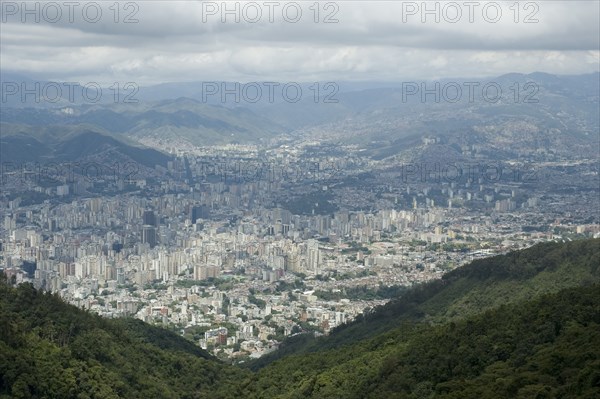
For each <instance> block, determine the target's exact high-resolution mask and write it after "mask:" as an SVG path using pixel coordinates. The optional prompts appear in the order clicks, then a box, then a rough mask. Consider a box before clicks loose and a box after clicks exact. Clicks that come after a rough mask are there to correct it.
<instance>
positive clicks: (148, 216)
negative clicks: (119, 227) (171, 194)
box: [143, 210, 157, 227]
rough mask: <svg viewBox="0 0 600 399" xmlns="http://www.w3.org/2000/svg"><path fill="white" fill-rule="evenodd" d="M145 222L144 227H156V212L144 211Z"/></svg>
mask: <svg viewBox="0 0 600 399" xmlns="http://www.w3.org/2000/svg"><path fill="white" fill-rule="evenodd" d="M143 222H144V223H143V224H144V226H152V227H156V226H157V223H156V215H155V214H154V211H151V210H147V211H144V215H143Z"/></svg>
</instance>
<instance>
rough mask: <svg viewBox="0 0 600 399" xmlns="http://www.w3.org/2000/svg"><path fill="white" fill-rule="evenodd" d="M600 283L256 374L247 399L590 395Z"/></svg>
mask: <svg viewBox="0 0 600 399" xmlns="http://www.w3.org/2000/svg"><path fill="white" fill-rule="evenodd" d="M598 303H600V286H599V285H592V286H589V287H582V288H572V289H566V290H563V291H560V292H559V293H555V294H551V295H545V296H542V297H540V298H538V299H536V300H534V301H529V302H525V303H522V304H518V305H512V306H502V307H500V308H498V309H496V310H490V311H487V312H485V313H483V314H480V315H477V316H474V317H469V318H467V319H465V320H461V321H457V322H456V323H454V322H451V323H447V324H445V325H443V326H428V325H423V324H407V325H405V326H403V327H400V328H397V329H394V330H392V331H390V332H387V333H385V334H381V335H379V336H377V337H375V338H372V339H369V340H364V341H361V342H360V343H357V344H354V345H352V346H346V347H343V348H339V349H333V350H329V351H325V352H320V353H310V354H304V355H301V356H290V357H287V358H285V359H282V360H280V361H278V362H276V363H273V364H272V365H270V366H268V367H266V368H263V369H262V370H260V371H259V372H258V373H257V374H256V376H255V377H254V380H253V381H252V383H251V384H249V385H248V386H247V387H246V392H245V393H244V397H247V398H259V397H263V398H274V397H277V398H319V399H320V398H349V399H350V398H357V399H358V398H409V399H412V398H415V399H416V398H434V397H435V398H484V399H485V398H489V399H497V398H511V399H512V398H523V399H529V398H596V397H598V395H600V312H599V309H598V306H597V304H598Z"/></svg>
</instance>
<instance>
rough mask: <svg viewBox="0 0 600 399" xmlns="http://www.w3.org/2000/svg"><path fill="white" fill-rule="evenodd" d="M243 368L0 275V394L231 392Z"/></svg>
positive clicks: (172, 337) (161, 395)
mask: <svg viewBox="0 0 600 399" xmlns="http://www.w3.org/2000/svg"><path fill="white" fill-rule="evenodd" d="M0 276H4V275H3V274H0ZM245 374H247V373H246V372H244V371H243V370H240V369H237V368H233V367H231V366H226V365H224V364H222V363H220V362H218V361H217V360H216V359H212V358H211V357H210V356H209V355H208V354H207V353H206V352H204V351H202V350H201V349H200V348H198V347H197V346H195V345H193V344H192V343H190V342H188V341H186V340H184V339H183V338H181V337H179V336H177V335H176V334H173V333H171V332H168V331H166V330H164V329H161V328H157V327H152V326H150V325H148V324H145V323H142V322H141V321H137V320H131V319H119V320H107V319H102V318H100V317H99V316H96V315H92V314H90V313H88V312H85V311H83V310H80V309H78V308H76V307H74V306H71V305H67V304H65V303H64V302H63V301H62V300H61V299H60V298H59V297H57V296H55V295H50V294H44V293H41V292H39V291H36V290H35V289H34V288H33V287H32V286H31V285H30V284H21V285H19V286H18V287H17V288H11V287H9V286H8V285H7V284H6V281H5V279H4V278H3V279H2V281H0V398H61V399H67V398H77V399H84V398H90V399H91V398H98V399H108V398H128V399H129V398H205V397H211V398H230V397H232V396H234V395H235V394H236V392H235V390H234V386H232V385H231V384H229V383H227V381H236V380H237V379H238V378H239V377H240V376H242V375H245Z"/></svg>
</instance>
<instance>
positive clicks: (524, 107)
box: [0, 72, 600, 159]
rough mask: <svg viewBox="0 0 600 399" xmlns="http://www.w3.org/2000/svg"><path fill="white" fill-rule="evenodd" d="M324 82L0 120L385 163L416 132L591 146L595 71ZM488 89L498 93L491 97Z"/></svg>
mask: <svg viewBox="0 0 600 399" xmlns="http://www.w3.org/2000/svg"><path fill="white" fill-rule="evenodd" d="M212 83H214V84H217V83H224V82H212ZM233 83H235V82H233ZM334 83H335V82H334ZM325 84H326V83H324V82H319V83H318V86H319V88H320V90H321V91H319V95H318V96H316V97H315V90H316V89H315V86H314V84H313V86H311V85H310V84H300V87H302V90H303V95H302V96H301V98H300V99H299V101H297V102H291V101H287V100H286V99H285V98H283V97H282V96H281V94H279V95H277V96H276V98H275V99H274V101H269V99H268V98H263V97H260V98H259V100H258V101H256V102H253V101H249V99H247V98H244V97H243V96H242V97H241V98H237V99H236V96H234V95H229V96H225V97H224V99H225V100H226V101H224V102H222V100H223V98H222V97H221V95H220V94H219V95H212V96H208V97H207V96H205V95H204V94H203V93H202V82H190V83H173V84H169V83H167V84H163V85H157V86H153V87H148V88H140V91H139V93H138V94H137V96H138V97H136V99H138V100H139V101H138V102H137V103H117V104H115V103H110V102H108V101H105V102H99V103H98V104H81V103H79V102H76V103H73V104H65V103H64V102H61V103H57V104H46V106H45V107H40V106H39V104H35V103H34V104H28V103H25V104H23V103H19V101H16V102H15V101H13V100H14V98H13V97H14V96H11V98H12V100H11V101H9V102H7V103H5V104H3V107H2V110H0V117H1V120H2V123H4V124H7V123H8V124H20V125H27V126H32V127H35V126H49V125H55V126H71V125H86V126H89V127H90V128H92V129H94V128H95V129H99V130H104V131H106V132H109V133H111V134H115V135H119V136H124V137H127V138H130V139H132V140H135V141H139V142H141V143H144V144H147V145H152V146H155V147H157V148H162V149H165V148H170V146H171V147H185V146H186V145H189V144H192V145H200V146H210V145H221V144H227V143H239V144H266V143H268V142H269V140H271V139H274V138H281V137H286V138H287V139H291V140H292V141H294V140H298V141H302V140H319V141H320V142H328V143H334V144H335V143H343V144H345V145H347V144H354V145H357V146H358V147H360V148H363V149H365V150H366V151H364V152H363V155H364V156H369V157H373V158H374V159H385V158H388V157H394V156H396V155H397V154H399V153H401V152H403V151H406V150H408V149H410V150H413V149H416V150H417V151H422V149H420V148H418V147H420V142H421V139H422V138H423V137H424V136H434V137H438V138H439V140H440V141H442V142H445V143H448V144H451V145H453V146H454V147H455V148H456V151H457V155H459V156H460V155H461V154H460V152H461V151H462V150H461V147H464V148H469V147H472V146H478V147H479V149H478V150H470V151H479V152H478V155H482V156H484V157H492V158H493V157H495V156H500V157H511V158H519V157H530V156H532V154H538V153H540V152H542V153H546V154H550V156H558V157H559V158H560V157H566V158H580V157H590V156H592V155H594V154H596V153H597V150H598V149H599V148H598V141H599V131H600V122H599V119H600V111H598V109H599V108H600V100H599V97H598V96H599V95H598V91H597V89H598V87H599V86H600V73H592V74H585V75H577V76H558V75H551V74H546V73H541V72H536V73H532V74H515V73H511V74H506V75H502V76H499V77H495V78H487V79H468V78H464V79H441V80H439V81H420V80H411V81H406V82H395V83H394V82H392V83H372V84H369V83H366V82H365V83H362V84H358V83H356V84H351V83H344V82H340V84H337V83H336V85H337V86H335V87H336V89H335V90H333V91H331V90H329V91H328V90H323V88H324V86H325ZM436 84H437V86H436ZM386 85H387V87H386ZM311 87H312V89H311ZM436 87H437V89H436ZM457 88H458V90H460V93H457V92H456V90H457ZM415 90H416V91H415ZM426 90H430V91H431V90H434V92H437V94H435V93H434V94H431V93H430V94H425V91H426ZM470 90H473V93H471V92H470ZM497 90H500V92H501V94H502V95H501V96H500V95H498V96H496V94H497V93H496V91H497ZM263 94H264V93H263ZM264 95H265V96H266V94H264ZM182 96H183V97H182ZM471 96H472V97H473V99H471ZM238 97H239V96H238ZM27 107H29V108H27ZM34 107H35V108H34Z"/></svg>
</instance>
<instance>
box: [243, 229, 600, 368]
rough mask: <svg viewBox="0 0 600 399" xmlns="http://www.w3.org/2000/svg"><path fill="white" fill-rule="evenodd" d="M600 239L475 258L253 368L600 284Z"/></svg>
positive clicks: (291, 343) (301, 338)
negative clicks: (401, 329) (393, 331)
mask: <svg viewBox="0 0 600 399" xmlns="http://www.w3.org/2000/svg"><path fill="white" fill-rule="evenodd" d="M599 268H600V240H599V239H594V240H581V241H573V242H568V243H556V242H548V243H543V244H538V245H535V246H533V247H531V248H528V249H525V250H521V251H516V252H511V253H508V254H506V255H500V256H494V257H491V258H485V259H480V260H476V261H474V262H471V263H469V264H468V265H465V266H463V267H460V268H457V269H455V270H453V271H451V272H449V273H447V274H445V275H444V276H443V277H442V278H441V279H440V280H435V281H432V282H429V283H426V284H423V285H420V286H417V287H415V288H413V289H411V290H408V291H407V292H406V293H405V294H403V295H401V296H400V297H399V298H398V299H396V300H393V301H391V302H389V303H388V304H386V305H385V306H382V307H379V308H376V309H374V310H373V311H371V312H370V313H367V314H366V315H365V316H364V317H361V316H359V317H358V318H357V319H356V320H355V321H354V322H352V323H350V324H347V325H343V326H341V327H338V328H337V329H335V330H334V332H333V333H332V334H331V335H329V336H326V337H321V338H318V339H315V338H313V337H312V336H308V335H298V336H295V337H292V338H291V339H289V340H288V341H287V342H284V344H283V345H282V346H283V347H282V348H281V349H280V350H279V351H277V352H274V353H272V354H269V355H267V356H264V357H262V358H260V359H258V360H257V361H255V362H253V363H252V364H251V365H250V367H251V368H252V369H254V370H257V369H259V368H260V367H264V366H265V365H266V364H268V363H270V362H272V361H274V360H276V359H279V358H281V357H282V356H284V355H289V354H295V353H305V352H314V351H322V350H324V349H329V348H335V347H339V346H341V345H345V344H351V343H354V342H357V341H359V340H361V339H366V338H370V337H373V336H375V335H376V334H378V333H383V332H386V331H389V330H390V329H393V328H395V327H398V326H400V325H402V324H403V323H407V322H408V323H413V322H420V323H421V322H424V323H428V324H440V323H444V322H448V321H456V320H460V319H461V318H464V317H466V316H470V315H475V314H478V313H481V312H483V311H485V310H488V309H493V308H496V307H498V306H501V305H506V304H510V303H517V302H519V301H524V300H528V299H532V298H535V297H537V296H539V295H542V294H546V293H553V292H558V291H559V290H561V289H565V288H569V287H577V286H580V285H582V284H583V285H585V284H592V283H600V270H599Z"/></svg>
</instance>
